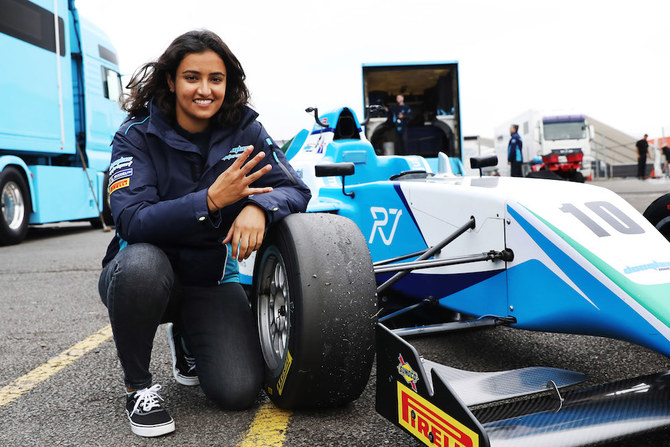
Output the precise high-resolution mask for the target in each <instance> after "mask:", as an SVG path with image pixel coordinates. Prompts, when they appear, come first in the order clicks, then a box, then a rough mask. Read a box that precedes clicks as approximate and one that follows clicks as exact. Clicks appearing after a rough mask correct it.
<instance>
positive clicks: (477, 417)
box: [376, 323, 670, 447]
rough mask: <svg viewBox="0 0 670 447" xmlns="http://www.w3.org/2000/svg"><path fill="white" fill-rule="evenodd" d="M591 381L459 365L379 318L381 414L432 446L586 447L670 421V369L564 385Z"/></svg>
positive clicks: (550, 372)
mask: <svg viewBox="0 0 670 447" xmlns="http://www.w3.org/2000/svg"><path fill="white" fill-rule="evenodd" d="M585 379H586V377H585V376H583V375H582V374H580V373H575V372H572V371H566V370H561V369H555V368H525V369H521V370H514V371H505V372H501V373H473V372H468V371H461V370H456V369H454V368H449V367H446V366H444V365H439V364H437V363H434V362H430V361H426V360H423V359H421V358H420V356H419V354H418V353H417V351H416V350H415V349H414V348H413V347H412V346H411V345H410V344H409V343H407V342H406V341H404V340H403V339H401V338H400V337H398V336H397V335H395V334H394V333H393V332H391V331H390V330H389V329H387V328H386V327H385V326H384V325H383V324H381V323H378V324H377V390H376V409H377V412H378V413H379V414H381V415H382V416H384V417H385V418H386V419H388V420H389V421H391V422H392V423H394V424H395V425H397V426H398V427H400V428H402V429H403V430H405V431H406V432H408V433H409V434H411V435H412V436H414V437H416V438H417V439H419V440H420V441H421V442H423V443H424V444H425V445H428V446H445V447H447V446H448V447H452V446H453V447H456V446H458V447H479V446H481V447H488V446H495V447H500V446H515V447H523V446H532V447H537V446H543V447H546V446H582V445H588V444H592V443H596V442H603V441H607V440H612V439H616V438H620V437H623V436H628V435H632V434H635V433H640V432H645V431H650V430H654V429H658V428H661V427H666V426H668V425H670V371H667V372H664V373H660V374H655V375H650V376H644V377H639V378H635V379H627V380H622V381H618V382H613V383H609V384H605V385H597V386H593V387H589V388H583V389H578V390H569V391H561V390H560V388H562V387H565V386H570V385H574V384H576V383H579V382H581V381H583V380H585ZM533 395H534V397H528V396H533ZM521 396H524V397H523V398H522V397H521Z"/></svg>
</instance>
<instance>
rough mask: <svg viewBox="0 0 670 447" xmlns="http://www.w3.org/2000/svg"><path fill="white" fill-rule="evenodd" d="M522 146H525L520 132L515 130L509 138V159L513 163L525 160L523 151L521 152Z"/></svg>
mask: <svg viewBox="0 0 670 447" xmlns="http://www.w3.org/2000/svg"><path fill="white" fill-rule="evenodd" d="M521 148H523V143H522V142H521V137H520V136H519V134H518V132H514V133H513V134H512V135H511V137H510V139H509V144H508V145H507V161H509V162H512V163H521V162H522V161H523V153H522V152H521Z"/></svg>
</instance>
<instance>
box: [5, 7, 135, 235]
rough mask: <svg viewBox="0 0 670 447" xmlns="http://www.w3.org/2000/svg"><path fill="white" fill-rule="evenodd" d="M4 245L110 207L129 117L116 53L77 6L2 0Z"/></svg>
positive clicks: (88, 218)
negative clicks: (115, 155)
mask: <svg viewBox="0 0 670 447" xmlns="http://www.w3.org/2000/svg"><path fill="white" fill-rule="evenodd" d="M0 10H1V11H2V14H0V48H1V49H2V54H3V55H5V57H6V60H7V61H11V67H7V69H5V70H2V71H0V96H1V97H2V98H3V108H2V110H1V111H0V201H1V202H0V204H1V205H2V215H0V217H2V218H1V219H0V245H5V244H14V243H19V242H21V241H22V240H23V239H24V238H25V236H26V233H27V229H28V224H44V223H50V222H59V221H72V220H91V222H92V223H93V222H96V221H97V220H96V218H97V217H98V216H100V213H101V211H103V206H104V202H105V199H104V189H105V187H106V185H104V177H105V171H106V170H107V168H108V166H109V161H110V157H111V147H110V143H111V141H112V137H113V135H114V133H115V131H116V130H117V129H118V126H119V125H120V123H121V121H122V119H123V116H124V114H123V112H122V111H121V108H120V106H119V104H120V100H121V82H120V75H119V67H118V61H117V56H116V52H115V50H114V47H113V45H112V44H111V42H110V41H109V39H108V38H107V36H105V34H104V33H103V32H102V31H101V30H99V29H98V28H96V27H95V26H93V25H92V24H90V23H88V22H85V21H82V20H80V19H79V15H78V12H77V9H76V8H75V5H74V0H69V1H67V2H65V1H61V2H59V1H58V0H57V1H55V2H54V1H53V0H31V1H29V0H0Z"/></svg>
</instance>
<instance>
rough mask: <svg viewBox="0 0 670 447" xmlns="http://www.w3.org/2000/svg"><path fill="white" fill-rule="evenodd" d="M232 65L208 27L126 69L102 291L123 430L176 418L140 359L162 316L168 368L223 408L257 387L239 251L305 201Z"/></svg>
mask: <svg viewBox="0 0 670 447" xmlns="http://www.w3.org/2000/svg"><path fill="white" fill-rule="evenodd" d="M244 80H245V74H244V71H243V69H242V66H241V64H240V63H239V61H238V60H237V58H236V57H235V55H234V54H233V53H232V52H231V51H230V49H229V48H228V46H227V45H226V44H225V43H224V42H223V41H222V40H221V39H220V38H219V37H218V36H217V35H216V34H214V33H212V32H210V31H191V32H188V33H185V34H183V35H181V36H179V37H177V38H176V39H175V40H174V41H173V42H172V43H171V44H170V46H169V47H168V48H167V49H166V50H165V52H164V53H163V54H162V55H161V56H160V57H159V59H158V61H157V62H152V63H148V64H145V65H144V66H142V67H141V68H140V69H139V70H138V71H137V72H136V73H135V75H134V76H133V78H132V79H131V81H130V84H129V86H128V88H129V89H130V94H129V96H128V97H127V98H126V100H125V102H124V109H125V110H126V111H127V112H128V117H127V119H126V120H125V121H124V122H123V124H122V125H121V127H120V129H119V130H118V132H117V133H116V135H115V136H114V140H113V148H112V163H111V165H110V170H109V175H110V180H109V189H108V190H109V197H110V202H111V209H112V214H113V216H114V223H115V225H116V235H115V237H114V238H113V240H112V241H111V243H110V244H109V247H108V250H107V254H106V255H105V257H104V259H103V261H102V264H103V270H102V273H101V275H100V281H99V284H98V289H99V293H100V297H101V299H102V302H103V303H104V304H105V306H106V307H107V309H108V312H109V319H110V323H111V326H112V331H113V334H114V342H115V344H116V350H117V354H118V357H119V360H120V363H121V367H122V369H123V373H124V382H125V392H126V414H127V416H128V419H129V420H130V426H131V430H132V432H133V433H135V434H137V435H140V436H149V437H152V436H160V435H164V434H166V433H170V432H172V431H174V429H175V424H174V420H173V419H172V417H171V416H170V415H169V414H168V412H167V411H166V409H165V408H164V406H163V403H162V400H163V399H162V397H161V395H160V394H159V390H160V389H161V385H160V384H156V383H154V382H153V379H152V374H151V373H150V371H149V363H150V359H151V351H152V348H153V342H154V336H155V334H156V330H157V328H158V326H159V325H160V324H161V323H167V322H169V324H168V325H167V327H166V329H167V333H168V342H169V345H170V348H171V349H170V350H171V353H172V358H173V368H172V369H173V375H174V377H175V379H176V380H177V382H178V383H180V384H182V385H191V386H192V385H198V384H199V385H200V387H201V388H202V390H203V392H204V394H205V396H206V397H207V398H209V399H211V400H212V401H214V402H215V403H217V404H218V405H219V406H220V407H221V408H223V409H226V410H242V409H246V408H249V407H250V406H251V405H252V404H253V403H254V401H255V399H256V398H257V396H258V393H259V391H260V389H261V384H262V378H263V370H264V364H263V358H262V353H261V349H260V341H259V338H258V332H257V330H256V327H255V324H254V317H253V314H252V311H251V307H250V305H249V301H248V299H247V296H246V294H245V292H244V290H243V288H242V286H241V285H240V283H239V270H238V264H237V263H238V261H241V260H243V259H246V258H248V257H249V255H251V253H252V252H253V251H254V250H256V249H258V248H259V247H260V246H261V243H262V242H263V238H264V236H265V232H266V230H267V228H268V226H269V225H271V224H273V223H275V222H277V221H279V220H281V219H283V218H284V217H285V216H287V215H288V214H290V213H297V212H303V211H305V208H306V206H307V202H308V201H309V198H310V193H309V189H308V188H307V186H305V184H304V183H303V182H302V181H301V180H300V179H299V177H298V175H297V174H296V173H295V171H294V170H293V169H292V168H291V166H290V165H289V164H288V162H287V161H286V158H285V157H284V154H283V153H282V152H281V151H280V150H276V145H275V144H274V142H273V141H272V139H271V138H270V136H269V135H268V133H267V132H266V131H265V129H264V128H263V126H262V125H261V123H260V122H258V121H257V120H256V118H257V116H258V114H257V113H256V112H254V111H253V110H252V109H250V108H249V107H248V106H247V103H248V100H249V92H248V90H247V87H246V85H245V83H244Z"/></svg>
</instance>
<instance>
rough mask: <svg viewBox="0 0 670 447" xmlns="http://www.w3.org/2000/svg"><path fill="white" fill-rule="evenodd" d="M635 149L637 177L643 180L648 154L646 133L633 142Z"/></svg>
mask: <svg viewBox="0 0 670 447" xmlns="http://www.w3.org/2000/svg"><path fill="white" fill-rule="evenodd" d="M635 148H636V149H637V178H639V179H640V180H644V178H645V174H646V169H647V155H648V154H649V143H648V142H647V134H644V136H643V137H642V139H641V140H638V141H637V142H636V143H635Z"/></svg>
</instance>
